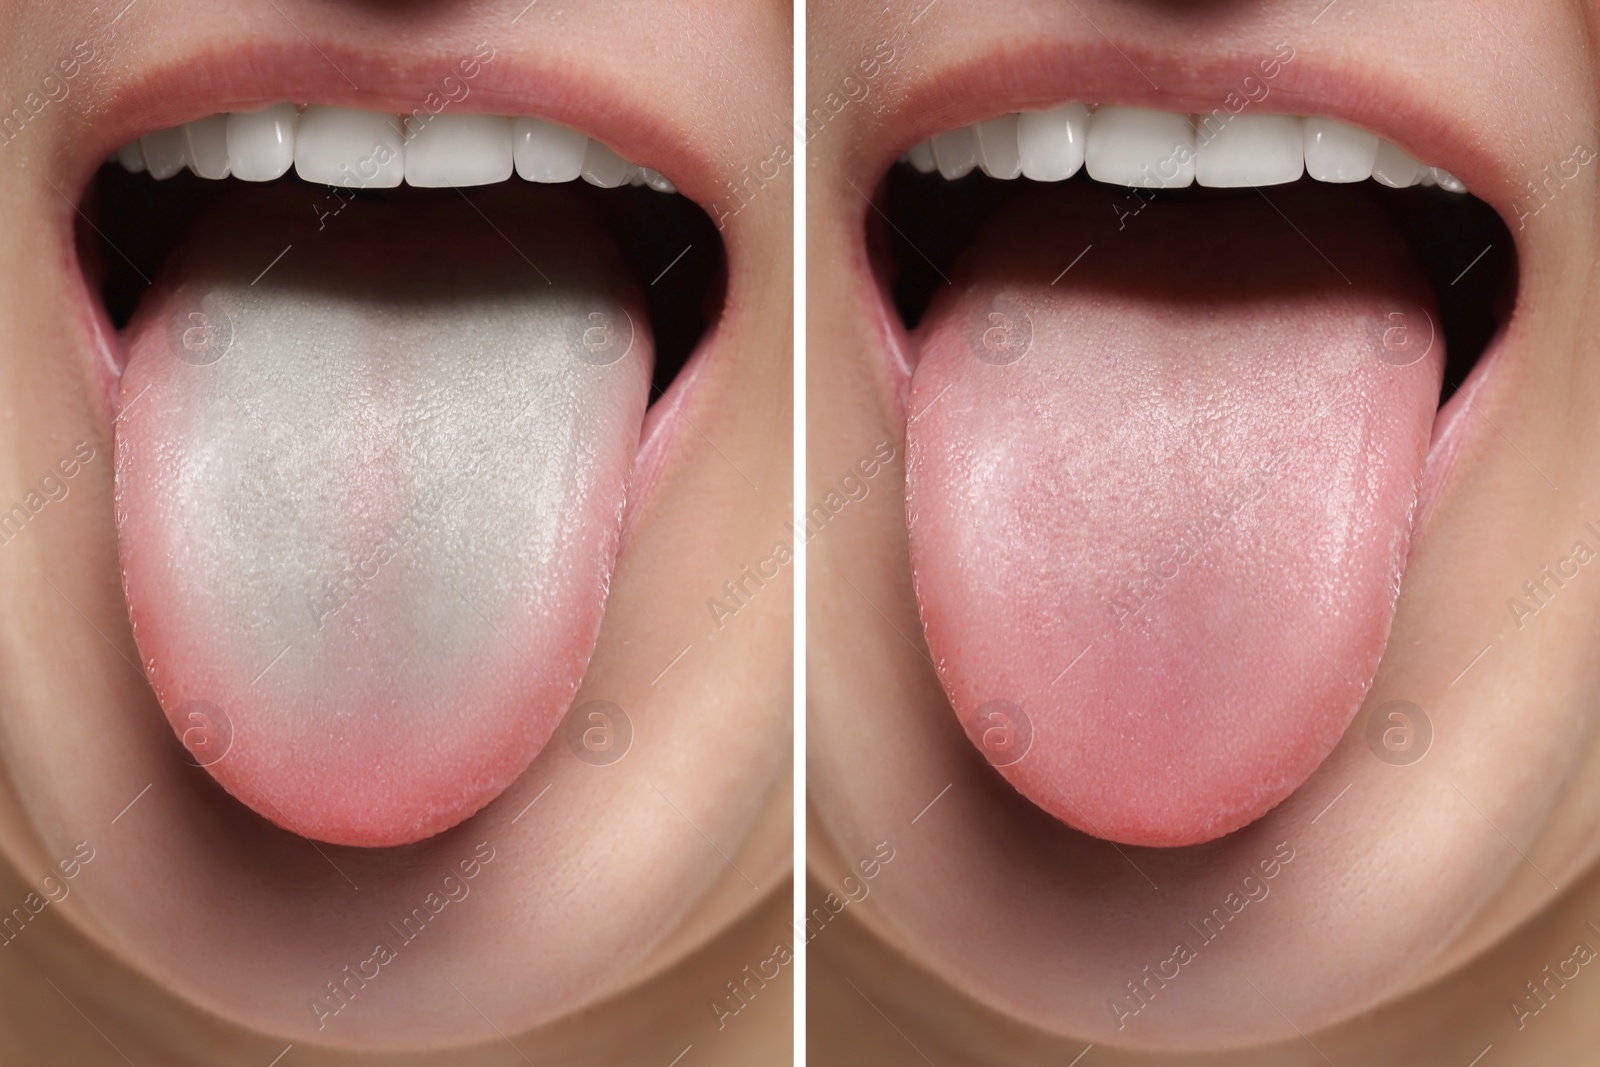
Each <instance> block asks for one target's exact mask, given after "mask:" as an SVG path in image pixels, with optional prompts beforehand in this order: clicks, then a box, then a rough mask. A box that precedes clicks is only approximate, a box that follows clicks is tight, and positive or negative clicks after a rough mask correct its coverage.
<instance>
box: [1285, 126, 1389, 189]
mask: <svg viewBox="0 0 1600 1067" xmlns="http://www.w3.org/2000/svg"><path fill="white" fill-rule="evenodd" d="M1302 125H1303V127H1304V137H1303V140H1302V150H1303V151H1304V152H1305V157H1306V173H1307V174H1309V175H1311V176H1312V177H1313V178H1315V179H1316V180H1317V181H1319V182H1361V181H1366V180H1367V179H1368V178H1370V177H1372V162H1373V159H1374V157H1375V156H1376V155H1377V152H1378V135H1377V134H1375V133H1368V132H1367V131H1366V130H1362V129H1357V128H1356V127H1354V126H1352V125H1350V124H1349V123H1347V122H1339V121H1338V120H1336V119H1321V118H1311V117H1308V118H1306V119H1304V120H1302Z"/></svg>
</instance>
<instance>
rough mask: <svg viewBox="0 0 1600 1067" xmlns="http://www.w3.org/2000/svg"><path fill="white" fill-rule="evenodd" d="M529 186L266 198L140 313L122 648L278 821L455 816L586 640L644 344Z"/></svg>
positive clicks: (341, 834)
mask: <svg viewBox="0 0 1600 1067" xmlns="http://www.w3.org/2000/svg"><path fill="white" fill-rule="evenodd" d="M519 192H521V193H522V194H523V195H522V196H521V197H519V198H515V199H509V200H505V201H501V202H494V201H493V200H492V198H491V197H488V196H486V197H483V198H481V199H480V200H479V204H480V206H482V208H483V212H484V215H480V214H479V213H478V211H477V210H475V209H474V208H473V207H472V206H471V205H469V204H466V203H463V202H462V201H461V200H460V199H459V198H457V197H455V196H453V195H451V196H449V197H448V198H445V199H444V200H443V201H442V202H441V201H440V200H439V199H433V200H430V201H428V202H425V203H417V202H410V203H404V204H396V203H376V202H354V203H350V204H348V205H346V206H345V207H344V208H343V210H342V211H340V212H339V213H338V214H336V215H325V216H324V217H323V218H322V219H321V220H320V222H321V226H320V228H319V218H318V216H319V214H323V213H325V212H326V211H328V209H329V207H330V206H338V204H339V203H340V201H339V200H338V199H337V198H331V197H324V196H322V195H321V194H318V193H315V192H312V191H309V190H307V189H306V188H305V187H303V186H300V187H293V188H280V189H276V190H272V191H271V192H269V193H267V194H266V195H265V196H260V197H255V198H250V199H248V200H246V202H245V203H246V205H247V208H246V209H244V210H226V211H224V212H222V213H221V214H219V215H213V216H211V217H209V218H208V219H206V220H204V221H203V222H201V223H200V224H198V225H197V227H196V229H195V230H193V231H191V233H190V234H189V236H188V238H187V239H186V241H185V244H184V247H183V249H182V250H181V251H180V253H178V254H177V255H176V256H175V257H174V259H175V262H173V263H171V264H170V265H169V266H168V268H167V269H166V270H165V271H164V273H163V275H162V277H161V278H160V279H159V280H158V281H157V283H156V285H155V286H154V287H153V288H152V290H151V291H150V292H149V293H148V294H147V297H146V300H145V301H144V303H143V304H142V305H141V307H140V309H139V313H138V315H137V316H136V318H135V321H134V322H133V324H132V325H131V326H130V329H129V332H128V340H129V346H130V359H129V362H128V366H127V370H126V373H125V375H124V378H123V382H122V398H121V408H122V414H121V416H120V417H119V421H118V424H117V531H118V546H119V550H120V553H121V558H122V569H123V584H124V588H125V591H126V593H127V598H128V606H129V611H130V614H131V616H132V619H133V624H134V633H135V637H136V639H137V641H138V645H139V651H140V653H141V655H142V657H143V659H144V662H145V668H146V671H147V673H148V675H149V678H150V682H151V684H152V686H153V687H154V689H155V692H156V695H157V696H158V698H159V699H160V701H161V706H162V707H163V709H165V711H166V714H167V717H168V719H169V720H170V721H171V723H172V726H173V729H174V730H176V731H177V732H178V734H179V735H180V737H181V738H182V739H183V740H184V743H185V744H186V745H188V747H189V749H190V752H191V753H192V754H193V762H196V763H199V764H201V765H203V766H205V767H206V768H207V769H208V770H209V771H210V773H211V774H212V775H213V776H214V777H215V778H216V779H217V781H219V782H220V783H222V785H223V786H224V787H225V788H227V790H228V791H229V792H230V793H232V794H233V795H234V796H236V797H238V798H239V799H240V800H242V801H243V802H244V803H246V804H248V805H249V806H250V807H251V808H253V809H255V810H256V811H257V812H259V813H260V814H261V815H263V816H265V817H266V818H268V819H270V820H272V821H273V822H275V823H278V824H279V825H281V826H284V827H286V828H288V829H291V830H294V831H296V832H298V833H301V834H305V835H307V836H310V837H314V838H318V839H320V840H323V841H329V842H334V843H338V844H352V845H393V844H402V843H406V842H411V841H415V840H418V839H420V838H423V837H426V836H428V835H430V834H434V833H437V832H439V831H440V830H443V829H446V828H448V827H450V826H452V825H454V824H455V823H457V822H459V821H460V820H462V819H464V818H466V817H467V816H468V815H470V814H472V813H473V812H474V811H476V810H478V809H479V808H481V807H482V806H483V805H484V804H486V803H488V802H489V801H490V800H492V799H493V798H494V797H495V796H496V795H498V794H499V793H500V792H501V791H502V790H503V789H504V788H505V787H506V786H507V785H508V784H509V783H510V782H511V781H512V780H513V779H514V778H516V776H517V775H518V774H520V773H521V772H522V770H523V769H524V768H526V767H527V765H528V763H529V761H531V760H532V759H533V757H534V755H535V754H537V753H538V751H539V750H540V748H541V747H542V746H543V745H544V743H545V742H546V741H547V740H548V739H549V737H550V735H551V733H552V731H553V730H554V729H555V727H556V724H557V722H558V721H559V720H560V718H561V717H562V714H563V713H564V711H565V710H566V708H567V705H568V704H569V702H570V701H571V698H572V695H573V692H574V690H575V689H576V686H577V684H578V681H579V679H580V678H581V677H582V675H583V672H584V669H585V666H586V664H587V662H588V658H589V655H590V653H591V651H592V649H593V646H594V641H595V637H596V634H597V631H598V628H599V623H600V615H601V609H602V606H603V602H604V600H605V594H606V586H607V582H608V580H609V575H610V572H611V567H612V564H613V561H614V558H615V554H616V548H617V538H618V531H619V524H620V515H621V511H622V507H623V498H624V494H625V492H626V489H627V485H628V480H629V476H630V472H631V470H632V464H633V455H634V450H635V447H636V445H637V443H638V439H639V428H640V424H641V421H642V419H643V416H644V409H645V403H646V398H647V389H648V383H649V375H650V365H651V346H650V338H649V336H648V330H647V326H646V319H645V317H644V315H643V314H642V303H641V302H640V299H639V296H638V292H637V290H636V288H635V287H634V286H633V285H632V284H631V283H629V282H626V281H624V280H623V279H624V278H626V274H625V272H624V269H623V265H622V264H621V262H620V260H619V258H618V257H617V256H616V255H615V254H614V253H613V252H612V251H611V246H610V244H609V242H608V241H607V240H606V239H605V237H604V235H603V234H601V233H599V232H598V231H597V229H596V227H595V226H593V225H591V224H589V223H588V222H586V221H582V218H583V216H582V215H581V213H580V212H579V211H578V207H579V205H577V204H576V203H575V202H572V201H569V200H568V199H567V198H566V197H564V196H560V195H557V194H555V193H553V192H551V191H549V190H535V189H524V190H519ZM530 201H532V202H533V203H530ZM314 207H315V209H316V210H314ZM485 215H487V216H488V217H490V218H493V219H494V223H493V226H495V227H498V229H499V230H500V231H502V233H500V234H497V233H496V231H495V229H494V228H492V227H491V224H490V223H489V222H487V221H486V220H485V217H484V216H485ZM285 246H290V247H289V250H288V251H287V252H284V249H285ZM513 246H514V247H513ZM280 253H282V254H283V255H282V258H281V259H279V260H277V261H276V262H274V259H275V257H277V256H279V254H280ZM269 264H270V267H269ZM263 271H265V273H263Z"/></svg>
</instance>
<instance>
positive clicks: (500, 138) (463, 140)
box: [406, 114, 511, 189]
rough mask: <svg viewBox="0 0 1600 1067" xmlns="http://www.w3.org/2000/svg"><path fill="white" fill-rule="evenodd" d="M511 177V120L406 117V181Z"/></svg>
mask: <svg viewBox="0 0 1600 1067" xmlns="http://www.w3.org/2000/svg"><path fill="white" fill-rule="evenodd" d="M509 177H511V120H510V119H506V118H500V117H499V116H497V115H445V114H439V115H429V116H425V117H420V118H419V117H417V116H414V115H413V116H411V117H409V118H407V119H406V184H407V185H413V186H416V187H418V188H422V189H438V188H442V187H445V186H452V185H491V184H493V183H495V182H503V181H505V180H506V179H507V178H509Z"/></svg>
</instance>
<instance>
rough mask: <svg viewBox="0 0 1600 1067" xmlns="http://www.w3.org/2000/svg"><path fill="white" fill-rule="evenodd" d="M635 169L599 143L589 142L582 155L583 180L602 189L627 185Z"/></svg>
mask: <svg viewBox="0 0 1600 1067" xmlns="http://www.w3.org/2000/svg"><path fill="white" fill-rule="evenodd" d="M637 169H638V168H636V167H635V166H634V165H633V164H632V163H629V162H628V161H627V160H626V159H623V158H622V157H621V156H619V155H617V154H616V153H615V152H613V151H612V150H611V149H609V148H607V147H606V146H605V145H603V144H601V143H600V142H599V141H595V140H591V141H590V142H589V147H588V148H587V149H586V150H585V151H584V153H583V180H584V181H586V182H588V183H589V184H590V185H598V186H599V187H600V188H602V189H614V188H616V187H617V186H619V185H626V184H628V179H629V178H631V177H633V174H634V172H635V171H636V170H637Z"/></svg>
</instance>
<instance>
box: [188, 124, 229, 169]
mask: <svg viewBox="0 0 1600 1067" xmlns="http://www.w3.org/2000/svg"><path fill="white" fill-rule="evenodd" d="M183 134H184V138H185V143H186V145H187V148H188V151H187V157H188V163H189V169H190V170H192V171H194V172H195V174H197V175H199V176H200V177H202V178H226V177H227V176H228V116H227V115H208V116H206V117H205V118H203V119H195V120H194V121H193V122H186V123H184V124H183Z"/></svg>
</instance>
